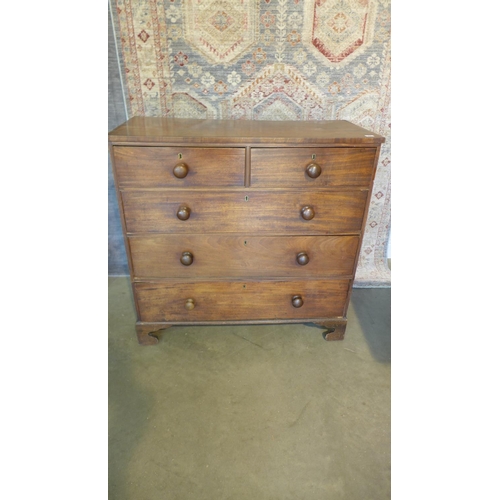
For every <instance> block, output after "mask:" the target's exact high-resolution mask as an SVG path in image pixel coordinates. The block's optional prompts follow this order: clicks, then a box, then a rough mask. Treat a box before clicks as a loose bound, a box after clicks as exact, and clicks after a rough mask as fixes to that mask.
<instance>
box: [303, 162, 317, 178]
mask: <svg viewBox="0 0 500 500" xmlns="http://www.w3.org/2000/svg"><path fill="white" fill-rule="evenodd" d="M306 174H307V175H308V176H309V177H310V178H311V179H316V177H319V176H320V175H321V167H320V166H319V165H318V164H317V163H309V165H307V167H306Z"/></svg>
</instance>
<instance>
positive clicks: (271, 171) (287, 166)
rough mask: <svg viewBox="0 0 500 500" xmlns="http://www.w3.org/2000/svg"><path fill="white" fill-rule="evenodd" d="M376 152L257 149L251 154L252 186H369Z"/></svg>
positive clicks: (330, 149) (319, 149)
mask: <svg viewBox="0 0 500 500" xmlns="http://www.w3.org/2000/svg"><path fill="white" fill-rule="evenodd" d="M375 153H376V149H375V148H281V149H279V148H276V149H273V148H254V149H252V151H251V161H252V168H251V175H252V178H251V185H252V186H253V187H309V188H319V187H331V186H366V187H368V186H369V185H370V182H371V179H372V174H373V168H374V161H375ZM313 156H315V159H313ZM311 165H312V166H311ZM318 167H319V168H318Z"/></svg>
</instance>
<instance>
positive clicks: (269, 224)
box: [121, 189, 368, 234]
mask: <svg viewBox="0 0 500 500" xmlns="http://www.w3.org/2000/svg"><path fill="white" fill-rule="evenodd" d="M367 194H368V191H367V190H361V189H359V190H352V191H330V192H326V191H300V190H283V191H274V190H255V191H252V190H244V191H243V190H241V191H232V190H228V191H216V190H204V191H198V192H197V191H175V190H164V191H153V190H152V191H143V190H131V191H122V193H121V195H122V200H123V206H124V214H125V224H126V229H127V232H128V233H201V234H204V233H221V232H222V233H245V232H258V233H275V234H284V233H286V234H335V233H350V232H354V233H355V232H359V231H360V230H361V227H362V223H363V214H364V208H365V203H366V198H367ZM186 214H187V215H188V218H186ZM304 216H305V217H311V216H312V218H310V219H309V220H306V219H305V218H304ZM179 217H183V218H184V219H185V220H181V219H180V218H179Z"/></svg>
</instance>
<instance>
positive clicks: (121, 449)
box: [108, 278, 391, 500]
mask: <svg viewBox="0 0 500 500" xmlns="http://www.w3.org/2000/svg"><path fill="white" fill-rule="evenodd" d="M348 319H349V322H348V327H347V332H346V337H345V340H344V341H340V342H326V341H324V340H323V338H322V336H321V332H322V330H321V329H318V328H316V327H314V326H311V325H301V324H299V325H278V326H276V325H274V326H255V325H254V326H251V325H248V326H224V327H219V326H211V327H171V328H170V329H168V330H165V331H163V332H160V342H159V344H158V345H156V346H147V347H144V346H140V345H139V344H138V343H137V340H136V337H135V329H134V322H135V313H134V310H133V302H132V294H131V289H130V285H129V281H128V278H109V478H108V480H109V500H114V499H116V500H129V499H130V500H156V499H162V500H170V499H176V500H177V499H179V500H190V499H196V500H246V499H248V500H268V499H269V500H271V499H273V500H274V499H276V500H281V499H290V500H294V499H297V500H298V499H307V500H309V499H311V500H323V499H325V500H326V499H328V500H335V499H346V500H347V499H349V500H358V499H359V500H361V499H363V500H378V499H389V498H390V467H391V466H390V373H391V366H390V289H355V290H354V291H353V295H352V300H351V306H350V309H349V314H348Z"/></svg>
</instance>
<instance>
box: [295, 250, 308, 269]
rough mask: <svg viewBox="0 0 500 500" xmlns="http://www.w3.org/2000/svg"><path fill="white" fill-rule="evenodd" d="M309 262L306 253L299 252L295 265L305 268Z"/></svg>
mask: <svg viewBox="0 0 500 500" xmlns="http://www.w3.org/2000/svg"><path fill="white" fill-rule="evenodd" d="M308 262H309V255H307V254H306V252H300V253H298V254H297V264H300V265H301V266H305V265H306V264H307V263H308Z"/></svg>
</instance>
